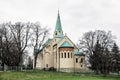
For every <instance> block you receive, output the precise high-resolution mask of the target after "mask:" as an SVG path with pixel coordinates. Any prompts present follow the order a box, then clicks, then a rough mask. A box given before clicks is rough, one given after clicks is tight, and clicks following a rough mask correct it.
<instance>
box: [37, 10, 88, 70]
mask: <svg viewBox="0 0 120 80" xmlns="http://www.w3.org/2000/svg"><path fill="white" fill-rule="evenodd" d="M36 68H37V69H45V70H49V69H51V68H52V69H55V70H56V71H61V72H80V71H83V70H85V69H86V65H85V55H83V54H82V53H80V52H79V50H78V48H77V46H76V45H75V44H74V43H73V42H72V41H71V40H70V39H69V38H68V36H67V35H64V34H63V30H62V25H61V20H60V14H59V12H58V15H57V21H56V26H55V30H54V34H53V38H52V39H48V40H47V41H46V42H45V43H44V45H43V47H42V49H41V51H40V53H39V54H38V56H37V62H36Z"/></svg>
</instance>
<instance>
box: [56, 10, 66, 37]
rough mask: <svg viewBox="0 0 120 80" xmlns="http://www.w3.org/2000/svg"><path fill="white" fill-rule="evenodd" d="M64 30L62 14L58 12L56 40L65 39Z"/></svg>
mask: <svg viewBox="0 0 120 80" xmlns="http://www.w3.org/2000/svg"><path fill="white" fill-rule="evenodd" d="M63 37H64V35H63V30H62V25H61V20H60V14H59V11H58V15H57V21H56V26H55V31H54V38H63Z"/></svg>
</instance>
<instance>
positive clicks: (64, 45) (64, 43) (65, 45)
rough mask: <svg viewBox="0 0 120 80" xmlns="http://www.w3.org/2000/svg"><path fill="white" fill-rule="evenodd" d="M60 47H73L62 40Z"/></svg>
mask: <svg viewBox="0 0 120 80" xmlns="http://www.w3.org/2000/svg"><path fill="white" fill-rule="evenodd" d="M60 47H73V46H72V45H71V44H70V43H69V42H67V41H64V42H63V43H62V45H61V46H60Z"/></svg>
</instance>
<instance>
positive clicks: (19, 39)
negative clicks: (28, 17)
mask: <svg viewBox="0 0 120 80" xmlns="http://www.w3.org/2000/svg"><path fill="white" fill-rule="evenodd" d="M8 26H9V28H10V30H11V33H12V35H13V39H14V43H15V44H16V48H17V54H18V59H17V60H18V64H17V66H19V65H21V60H22V55H23V54H24V53H23V52H24V50H25V48H26V47H27V45H28V41H29V39H30V36H31V33H30V29H31V23H22V22H17V23H15V24H11V23H9V24H8Z"/></svg>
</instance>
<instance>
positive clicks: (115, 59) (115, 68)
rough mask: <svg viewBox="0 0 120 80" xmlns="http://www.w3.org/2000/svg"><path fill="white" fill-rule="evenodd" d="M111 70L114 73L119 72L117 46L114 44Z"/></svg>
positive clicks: (119, 62)
mask: <svg viewBox="0 0 120 80" xmlns="http://www.w3.org/2000/svg"><path fill="white" fill-rule="evenodd" d="M112 53H113V54H112V65H111V66H113V67H112V70H113V71H115V72H118V73H119V71H120V51H119V47H118V46H117V44H116V43H114V45H113V48H112Z"/></svg>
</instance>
